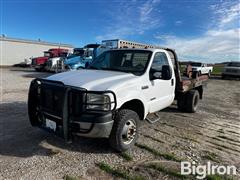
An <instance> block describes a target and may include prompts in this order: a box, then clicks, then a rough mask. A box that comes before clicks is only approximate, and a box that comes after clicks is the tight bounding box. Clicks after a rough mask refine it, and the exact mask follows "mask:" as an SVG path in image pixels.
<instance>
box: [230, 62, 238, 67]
mask: <svg viewBox="0 0 240 180" xmlns="http://www.w3.org/2000/svg"><path fill="white" fill-rule="evenodd" d="M227 66H233V67H240V62H230V63H229V64H228V65H227Z"/></svg>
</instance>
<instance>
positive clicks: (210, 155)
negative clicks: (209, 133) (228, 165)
mask: <svg viewBox="0 0 240 180" xmlns="http://www.w3.org/2000/svg"><path fill="white" fill-rule="evenodd" d="M204 153H205V155H203V156H202V158H204V159H208V160H211V161H214V162H220V161H219V157H218V155H217V154H215V153H213V152H209V151H204Z"/></svg>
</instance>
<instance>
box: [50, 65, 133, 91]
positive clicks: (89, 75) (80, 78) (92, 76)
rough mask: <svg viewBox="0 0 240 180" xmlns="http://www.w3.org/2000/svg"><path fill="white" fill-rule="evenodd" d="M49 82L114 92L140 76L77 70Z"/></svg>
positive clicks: (59, 75) (53, 77)
mask: <svg viewBox="0 0 240 180" xmlns="http://www.w3.org/2000/svg"><path fill="white" fill-rule="evenodd" d="M47 79H48V80H53V81H61V82H63V83H64V84H65V85H69V86H75V87H81V88H85V89H87V90H92V91H105V90H113V89H114V88H116V87H118V88H120V87H119V86H121V87H123V86H125V85H127V84H129V83H130V82H135V83H136V81H135V80H137V79H138V76H135V75H133V74H130V73H123V72H116V71H103V70H89V69H88V70H77V71H70V72H64V73H59V74H56V75H53V76H50V77H48V78H47Z"/></svg>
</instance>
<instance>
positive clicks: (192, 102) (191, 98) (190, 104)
mask: <svg viewBox="0 0 240 180" xmlns="http://www.w3.org/2000/svg"><path fill="white" fill-rule="evenodd" d="M198 102H199V92H198V91H197V90H191V91H189V92H188V93H187V94H186V111H187V112H191V113H193V112H196V110H197V107H198Z"/></svg>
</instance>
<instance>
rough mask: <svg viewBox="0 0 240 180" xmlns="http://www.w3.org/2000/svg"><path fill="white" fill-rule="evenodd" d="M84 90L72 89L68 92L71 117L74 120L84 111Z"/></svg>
mask: <svg viewBox="0 0 240 180" xmlns="http://www.w3.org/2000/svg"><path fill="white" fill-rule="evenodd" d="M84 94H85V93H84V91H80V90H76V89H71V91H69V94H68V107H69V110H68V111H69V117H70V118H71V119H72V120H77V119H78V118H79V117H80V116H81V114H82V113H83V111H84V109H85V107H84V103H83V102H85V96H84Z"/></svg>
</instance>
